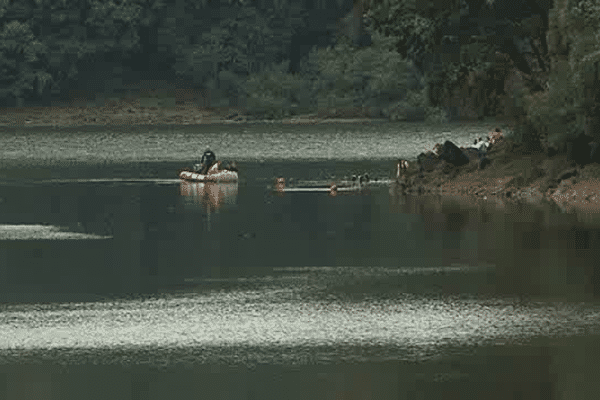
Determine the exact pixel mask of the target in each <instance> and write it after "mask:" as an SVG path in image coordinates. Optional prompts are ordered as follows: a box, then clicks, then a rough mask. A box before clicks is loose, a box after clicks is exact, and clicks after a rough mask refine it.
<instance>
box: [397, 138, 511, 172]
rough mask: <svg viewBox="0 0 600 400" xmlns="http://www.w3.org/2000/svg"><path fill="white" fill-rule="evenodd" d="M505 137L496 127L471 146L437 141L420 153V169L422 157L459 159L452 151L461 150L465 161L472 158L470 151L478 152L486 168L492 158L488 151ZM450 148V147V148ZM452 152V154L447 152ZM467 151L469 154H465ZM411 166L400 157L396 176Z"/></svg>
mask: <svg viewBox="0 0 600 400" xmlns="http://www.w3.org/2000/svg"><path fill="white" fill-rule="evenodd" d="M503 139H504V134H503V133H502V130H501V129H500V128H496V129H494V130H493V131H491V132H489V133H488V135H487V137H486V138H485V139H484V138H483V137H481V136H480V137H478V138H477V139H475V141H474V143H473V145H471V146H469V147H466V148H464V147H460V148H458V147H456V146H455V145H454V144H453V143H452V142H448V141H447V142H446V143H445V144H444V145H442V144H440V143H436V145H435V146H434V147H433V150H432V151H427V152H426V153H422V154H420V155H419V157H418V158H417V160H418V161H417V163H418V164H419V165H420V170H421V172H422V171H423V169H424V167H423V165H422V162H421V160H422V159H429V160H431V159H433V158H440V157H442V158H444V157H443V156H448V157H451V158H453V159H455V158H456V159H458V158H460V157H457V156H456V154H452V153H458V152H460V156H462V158H464V160H465V161H467V160H468V159H470V157H469V156H468V153H474V154H475V153H476V155H477V157H478V158H479V167H480V168H482V169H483V168H485V167H486V166H487V165H489V164H490V160H489V159H488V158H487V151H488V150H489V148H490V146H493V145H494V144H496V143H498V142H499V141H501V140H503ZM448 148H450V149H448ZM447 153H450V154H447ZM465 153H467V154H465ZM408 168H409V163H408V161H407V160H403V159H399V160H398V161H397V162H396V178H399V177H400V176H402V175H404V173H405V172H406V171H407V170H408Z"/></svg>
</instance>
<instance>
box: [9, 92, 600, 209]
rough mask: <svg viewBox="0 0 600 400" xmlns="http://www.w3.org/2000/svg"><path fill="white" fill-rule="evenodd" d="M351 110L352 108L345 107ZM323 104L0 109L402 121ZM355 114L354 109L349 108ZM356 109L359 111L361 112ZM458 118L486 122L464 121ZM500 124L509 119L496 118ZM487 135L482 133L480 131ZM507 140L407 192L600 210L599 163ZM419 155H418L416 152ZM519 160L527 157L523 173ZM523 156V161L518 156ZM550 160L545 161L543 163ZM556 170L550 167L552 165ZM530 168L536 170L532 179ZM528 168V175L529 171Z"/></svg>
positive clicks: (88, 123) (173, 122) (18, 116)
mask: <svg viewBox="0 0 600 400" xmlns="http://www.w3.org/2000/svg"><path fill="white" fill-rule="evenodd" d="M346 111H348V110H346ZM353 111H354V115H347V114H348V112H346V113H345V114H346V115H342V111H341V110H335V109H332V110H324V111H322V112H319V113H318V114H305V115H298V116H291V117H286V118H282V119H276V120H256V119H253V118H249V117H248V116H247V115H245V114H244V112H243V110H240V109H237V108H227V109H203V108H200V107H197V106H190V105H182V106H176V107H174V108H172V109H168V108H159V107H140V106H138V105H137V104H135V102H133V103H132V102H121V104H119V105H116V104H113V105H110V106H108V107H36V108H21V109H14V110H10V112H8V110H7V109H3V110H0V128H24V127H31V128H36V127H40V128H67V127H68V128H76V127H82V128H83V127H102V126H128V125H129V126H137V127H140V126H171V127H172V126H193V125H211V124H218V125H244V124H269V125H276V124H282V125H291V124H294V125H295V124H299V125H315V124H331V123H334V124H335V123H338V124H346V123H347V124H378V123H398V122H391V121H389V120H388V119H386V118H370V117H366V116H365V115H360V113H359V112H357V111H358V110H353ZM350 114H352V112H351V113H350ZM357 114H358V115H357ZM457 123H459V124H460V123H486V121H483V122H482V121H464V122H458V121H457ZM496 124H497V125H506V123H503V122H501V121H499V120H496ZM482 135H483V134H482ZM509 142H510V141H507V142H504V145H501V146H496V147H497V148H496V149H492V151H491V152H490V159H491V160H492V162H493V164H492V165H491V166H490V167H488V168H487V169H485V170H478V169H477V168H476V167H475V168H473V166H472V165H471V166H467V167H466V168H465V167H459V168H454V170H453V171H451V172H450V173H439V171H437V172H435V171H434V172H426V173H425V174H424V176H423V177H417V173H416V172H417V171H416V168H415V167H416V165H415V164H416V163H414V162H413V163H412V164H413V166H412V168H411V171H407V173H406V174H405V175H404V177H403V179H402V180H401V182H400V185H403V188H404V189H402V191H403V192H405V193H408V194H436V195H442V196H449V197H457V196H459V197H461V198H465V200H468V199H469V198H472V199H484V200H494V199H495V200H496V201H501V202H520V201H524V202H527V203H533V204H537V203H541V202H542V201H543V200H545V201H548V202H552V203H555V204H557V205H559V206H560V207H561V208H563V209H565V210H580V211H585V212H592V213H598V212H600V167H598V166H597V164H590V165H588V166H585V167H579V166H577V165H575V164H574V163H572V162H567V161H566V156H562V157H561V156H555V157H553V158H552V159H550V158H548V157H547V156H545V155H544V154H537V155H525V154H521V151H520V149H519V145H517V144H514V143H509ZM415 156H416V155H415ZM517 160H529V161H528V165H527V170H528V171H529V172H526V173H525V174H524V173H523V170H522V168H521V167H519V166H518V165H516V164H518V162H517ZM519 162H520V161H519ZM544 163H546V164H551V165H550V166H546V167H544V166H543V164H544ZM550 170H552V171H550ZM531 171H535V172H534V175H535V178H534V179H532V177H531V176H530V175H531ZM528 174H529V175H528Z"/></svg>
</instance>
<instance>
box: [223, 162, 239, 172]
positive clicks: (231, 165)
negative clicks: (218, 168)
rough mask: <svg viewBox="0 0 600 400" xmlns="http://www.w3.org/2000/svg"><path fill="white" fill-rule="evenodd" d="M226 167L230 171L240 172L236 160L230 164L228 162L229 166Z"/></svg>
mask: <svg viewBox="0 0 600 400" xmlns="http://www.w3.org/2000/svg"><path fill="white" fill-rule="evenodd" d="M225 169H226V170H228V171H234V172H238V166H237V163H236V162H235V161H231V162H230V163H229V164H227V166H226V167H225Z"/></svg>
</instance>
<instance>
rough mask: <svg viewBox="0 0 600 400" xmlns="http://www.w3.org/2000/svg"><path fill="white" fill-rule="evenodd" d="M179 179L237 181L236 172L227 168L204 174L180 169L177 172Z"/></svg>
mask: <svg viewBox="0 0 600 400" xmlns="http://www.w3.org/2000/svg"><path fill="white" fill-rule="evenodd" d="M179 177H180V178H181V179H185V180H186V181H194V182H237V180H238V173H237V172H236V171H229V170H227V169H224V170H221V171H218V172H211V173H208V174H206V175H202V174H199V173H197V172H193V171H181V172H180V173H179Z"/></svg>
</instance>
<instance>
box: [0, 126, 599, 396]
mask: <svg viewBox="0 0 600 400" xmlns="http://www.w3.org/2000/svg"><path fill="white" fill-rule="evenodd" d="M487 129H489V126H487V125H479V126H477V125H469V126H460V125H450V126H448V127H423V126H419V125H401V124H381V125H345V126H343V125H330V126H310V127H298V126H283V127H282V126H277V125H273V126H245V127H243V126H232V127H206V126H205V127H200V128H196V127H195V128H186V129H179V128H178V129H168V128H164V129H156V128H155V129H153V130H152V131H149V130H148V129H146V130H144V129H143V128H136V129H133V130H131V131H121V132H119V131H102V130H100V129H99V128H96V129H92V128H90V129H88V130H87V131H77V130H75V129H71V130H70V131H69V130H67V131H61V132H58V131H55V132H52V131H48V130H47V131H39V130H38V131H35V130H27V131H16V130H13V131H4V132H0V159H1V160H2V161H1V162H0V180H2V186H1V187H0V302H2V304H1V305H0V333H1V335H0V398H36V399H43V398H69V399H71V398H72V399H79V398H86V399H88V398H99V399H100V398H111V399H113V398H119V399H120V398H123V399H130V398H133V399H145V398H149V399H154V398H156V399H159V398H161V399H162V398H178V399H180V398H181V399H186V398H227V399H238V398H239V399H249V398H254V399H263V398H298V399H300V398H302V399H306V398H311V399H313V398H314V399H321V398H323V399H336V398H347V399H380V398H381V399H387V398H390V399H398V398H400V399H403V398H407V399H410V398H415V399H417V398H520V399H529V398H536V399H537V398H539V399H546V398H556V399H562V398H565V399H566V398H594V396H593V394H594V393H597V391H598V389H600V388H599V387H598V385H597V384H596V383H595V382H596V381H597V380H596V379H594V377H595V376H597V375H598V373H599V372H600V368H599V365H600V364H599V363H597V362H596V361H593V360H595V359H597V356H599V355H600V346H599V345H598V343H600V342H599V341H598V328H599V327H600V323H599V322H600V318H599V316H600V307H598V303H597V298H598V295H599V293H600V286H599V285H600V283H599V279H598V278H597V277H598V276H599V272H598V259H599V257H598V256H599V254H598V249H599V248H600V246H599V245H600V233H599V230H598V223H597V221H596V220H595V216H593V215H577V214H565V213H562V212H561V211H560V210H559V209H557V208H556V207H554V206H551V205H542V206H535V207H534V206H528V205H506V206H504V205H500V204H495V203H485V202H471V203H468V202H465V201H460V199H448V198H444V199H441V198H437V197H421V198H418V197H410V196H403V195H399V194H398V193H397V191H395V189H394V187H393V186H390V185H389V184H374V185H372V186H371V187H370V188H369V189H368V190H364V191H360V192H354V193H349V194H338V195H337V196H335V197H331V196H328V195H327V194H326V193H288V194H286V195H283V196H281V195H276V194H274V193H273V191H272V190H271V187H272V183H273V179H274V178H275V177H278V176H283V177H286V178H287V179H288V180H289V179H290V178H292V179H294V180H305V181H310V182H317V181H319V182H323V183H326V182H330V181H333V180H338V179H341V178H343V177H349V176H351V175H352V174H355V173H363V172H368V173H369V175H370V176H371V177H375V178H378V179H379V180H385V179H389V177H390V174H391V173H392V170H393V160H395V159H396V158H398V157H403V158H408V159H413V158H414V157H415V156H416V153H418V152H420V151H422V150H424V149H425V148H431V147H432V146H433V144H434V143H435V142H439V141H441V140H445V139H450V140H453V141H455V142H456V143H458V144H467V143H469V142H471V139H472V138H473V137H474V136H475V135H481V134H482V133H485V132H486V131H487ZM206 145H210V146H211V148H212V149H213V150H214V151H215V153H216V154H217V155H218V156H219V157H221V158H225V159H236V160H238V161H239V164H240V170H241V172H240V182H239V183H235V184H206V185H205V184H200V183H185V182H180V181H179V180H178V179H175V178H176V170H177V168H180V167H182V166H186V165H189V164H190V163H191V161H192V160H195V159H197V158H198V156H199V155H200V153H201V152H202V151H203V149H204V147H205V146H206ZM24 382H25V383H24Z"/></svg>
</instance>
